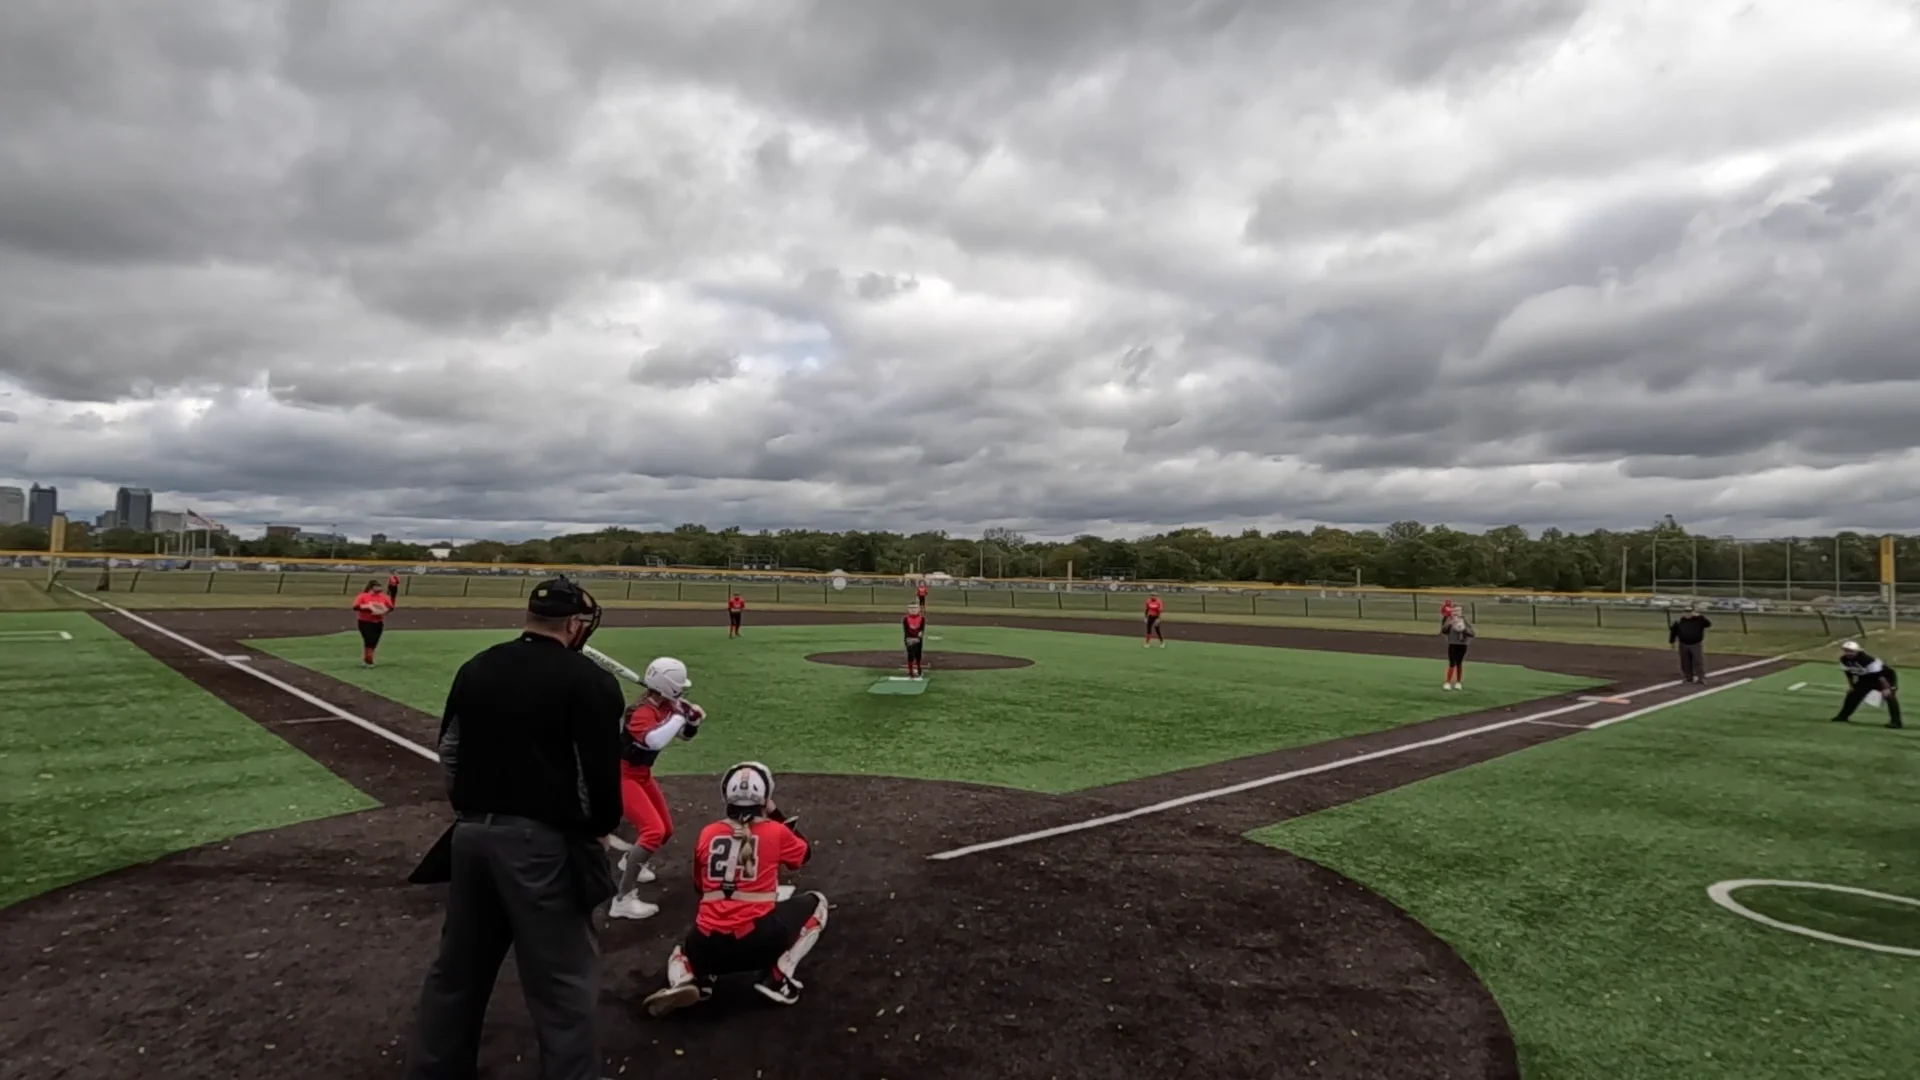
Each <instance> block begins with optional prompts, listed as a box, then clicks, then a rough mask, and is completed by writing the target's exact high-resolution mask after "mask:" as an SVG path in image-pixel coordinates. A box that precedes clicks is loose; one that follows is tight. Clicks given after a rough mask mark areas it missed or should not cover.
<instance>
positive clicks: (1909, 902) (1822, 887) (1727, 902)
mask: <svg viewBox="0 0 1920 1080" xmlns="http://www.w3.org/2000/svg"><path fill="white" fill-rule="evenodd" d="M1759 888H1771V889H1812V890H1814V891H1816V892H1833V893H1846V894H1847V895H1849V896H1865V897H1868V898H1871V899H1874V900H1885V901H1887V902H1888V903H1893V904H1905V905H1906V906H1908V907H1916V908H1920V900H1915V899H1914V898H1912V897H1910V896H1895V895H1893V894H1892V893H1883V892H1874V891H1873V890H1871V889H1856V888H1854V887H1853V886H1851V885H1828V884H1826V883H1825V882H1821V881H1770V880H1766V879H1763V878H1739V879H1736V880H1733V881H1720V882H1715V883H1714V884H1712V885H1709V886H1707V897H1708V898H1709V899H1711V900H1712V901H1713V902H1714V903H1716V904H1719V905H1720V906H1721V907H1723V908H1726V909H1727V910H1728V911H1731V912H1733V913H1734V914H1735V915H1738V916H1740V917H1741V918H1744V919H1752V920H1753V921H1754V922H1757V923H1759V924H1760V925H1762V926H1771V927H1773V928H1774V929H1775V930H1785V931H1786V932H1787V933H1789V934H1799V935H1801V936H1802V937H1810V938H1814V939H1816V940H1819V941H1829V942H1832V943H1833V944H1835V945H1850V946H1852V947H1853V948H1856V949H1868V950H1871V951H1873V952H1878V953H1888V954H1890V955H1893V956H1920V949H1909V948H1905V947H1902V946H1899V945H1882V944H1880V943H1878V942H1874V941H1861V940H1859V939H1858V938H1850V937H1841V936H1840V935H1839V934H1829V933H1827V932H1826V931H1824V930H1815V929H1813V928H1812V927H1810V926H1800V925H1797V924H1795V923H1790V922H1781V921H1780V920H1779V919H1774V918H1770V917H1768V916H1766V915H1762V914H1760V913H1759V912H1757V911H1755V910H1753V909H1752V908H1750V907H1746V906H1744V905H1742V904H1741V903H1740V902H1739V901H1738V900H1735V899H1734V898H1733V894H1734V893H1735V892H1737V891H1739V890H1741V889H1759Z"/></svg>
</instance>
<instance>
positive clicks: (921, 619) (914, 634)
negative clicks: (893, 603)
mask: <svg viewBox="0 0 1920 1080" xmlns="http://www.w3.org/2000/svg"><path fill="white" fill-rule="evenodd" d="M900 627H901V629H903V630H905V631H906V636H907V639H908V640H909V641H911V640H913V639H915V638H918V637H922V636H924V635H925V634H926V632H927V617H926V616H925V615H909V616H907V617H906V618H904V619H901V620H900Z"/></svg>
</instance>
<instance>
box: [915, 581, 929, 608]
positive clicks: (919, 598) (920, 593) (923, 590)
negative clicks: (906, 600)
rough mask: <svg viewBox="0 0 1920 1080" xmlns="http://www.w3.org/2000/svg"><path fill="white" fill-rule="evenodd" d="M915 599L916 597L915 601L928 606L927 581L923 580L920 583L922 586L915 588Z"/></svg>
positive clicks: (922, 605)
mask: <svg viewBox="0 0 1920 1080" xmlns="http://www.w3.org/2000/svg"><path fill="white" fill-rule="evenodd" d="M913 599H914V602H915V603H917V604H919V605H920V606H921V607H926V606H927V583H926V582H924V581H922V582H921V583H920V586H919V587H918V588H916V589H914V590H913Z"/></svg>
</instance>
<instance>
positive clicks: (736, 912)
mask: <svg viewBox="0 0 1920 1080" xmlns="http://www.w3.org/2000/svg"><path fill="white" fill-rule="evenodd" d="M720 790H721V793H722V794H723V795H725V797H726V800H727V816H726V817H724V818H722V819H720V820H719V821H716V822H714V823H713V824H711V825H708V826H707V827H706V828H704V829H702V830H700V842H699V843H698V844H696V845H694V850H693V882H694V888H695V889H697V890H698V891H699V894H700V906H699V909H698V913H697V914H696V915H695V916H694V923H693V931H692V932H691V933H689V934H688V935H687V937H686V940H685V941H683V942H681V943H680V944H679V945H677V946H675V947H674V950H673V953H672V955H670V956H668V957H667V985H666V986H665V987H663V988H661V989H659V990H656V991H654V992H653V993H651V994H649V995H647V999H646V1002H645V1004H646V1007H647V1012H649V1013H651V1014H653V1015H654V1016H665V1015H666V1014H667V1013H670V1012H672V1011H674V1010H675V1009H682V1008H685V1007H687V1006H689V1005H694V1004H698V1003H699V1002H702V1001H705V1000H706V999H707V998H708V997H709V996H710V995H711V994H712V993H713V986H714V983H716V982H717V981H718V980H719V979H720V978H721V977H722V976H725V975H733V974H738V973H745V972H751V973H754V974H757V975H759V976H760V979H759V981H758V982H756V983H755V984H754V987H753V988H754V990H756V991H758V992H759V994H760V995H761V996H762V997H764V998H766V999H767V1000H769V1001H772V1002H774V1003H776V1004H779V1005H792V1004H794V1003H796V1002H798V1001H799V1000H800V980H799V979H796V978H794V971H795V970H796V969H797V968H798V967H799V965H800V961H801V960H803V959H805V958H806V955H807V953H808V952H810V951H812V949H813V945H814V942H816V941H818V940H820V931H821V930H822V929H823V928H824V927H825V926H826V925H827V910H828V905H827V898H826V897H825V896H823V895H822V894H820V893H817V892H807V893H801V894H800V895H798V896H794V897H792V898H791V899H787V900H782V899H780V892H781V886H780V871H781V870H798V869H800V868H801V867H802V866H805V865H806V863H807V860H809V859H811V858H812V857H813V845H811V844H809V843H808V842H807V839H806V837H804V836H801V835H800V831H799V830H798V829H796V828H794V827H793V820H794V819H792V818H790V817H788V816H787V815H785V814H783V813H781V812H780V810H779V809H778V808H776V807H775V806H774V804H773V773H772V772H771V771H770V770H768V768H767V767H766V766H765V765H762V764H760V763H759V762H757V761H743V762H741V763H740V764H738V765H735V766H734V767H733V768H731V769H728V770H727V771H726V775H725V776H723V777H722V778H721V781H720Z"/></svg>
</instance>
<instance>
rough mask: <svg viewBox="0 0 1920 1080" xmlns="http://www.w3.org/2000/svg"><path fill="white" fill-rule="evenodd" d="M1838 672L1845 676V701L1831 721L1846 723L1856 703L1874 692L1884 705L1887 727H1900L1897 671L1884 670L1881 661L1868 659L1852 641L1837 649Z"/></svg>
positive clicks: (1857, 704) (1885, 666) (1884, 664)
mask: <svg viewBox="0 0 1920 1080" xmlns="http://www.w3.org/2000/svg"><path fill="white" fill-rule="evenodd" d="M1840 670H1841V671H1844V672H1846V675H1847V700H1846V701H1845V702H1843V703H1842V704H1841V706H1840V715H1839V716H1836V717H1834V718H1833V722H1834V723H1836V724H1844V723H1846V722H1847V720H1848V719H1849V718H1850V717H1852V716H1853V711H1854V710H1855V709H1858V708H1859V707H1860V703H1861V702H1863V701H1865V700H1867V695H1868V694H1871V693H1874V692H1876V691H1877V692H1878V693H1879V694H1880V700H1882V701H1884V702H1886V705H1887V726H1888V727H1890V728H1897V727H1901V726H1903V725H1902V724H1901V723H1900V695H1899V691H1900V675H1899V673H1898V672H1896V671H1894V670H1893V669H1892V668H1890V667H1888V666H1887V664H1886V662H1885V661H1882V660H1879V659H1877V658H1875V657H1873V656H1869V655H1868V654H1867V653H1866V651H1865V650H1863V649H1861V648H1860V645H1859V643H1858V642H1853V641H1849V642H1847V643H1846V644H1844V645H1842V646H1840Z"/></svg>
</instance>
